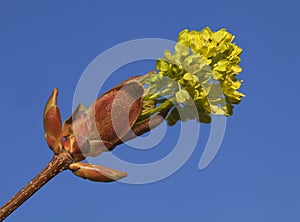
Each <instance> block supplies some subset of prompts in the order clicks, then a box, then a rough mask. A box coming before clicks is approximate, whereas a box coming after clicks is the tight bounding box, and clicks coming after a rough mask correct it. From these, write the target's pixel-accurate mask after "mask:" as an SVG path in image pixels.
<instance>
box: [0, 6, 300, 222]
mask: <svg viewBox="0 0 300 222" xmlns="http://www.w3.org/2000/svg"><path fill="white" fill-rule="evenodd" d="M107 2H108V1H106V3H103V2H101V1H55V0H54V1H30V0H29V1H14V0H9V1H8V0H2V1H1V2H0V76H1V80H0V84H1V87H0V101H1V105H0V106H1V109H0V116H1V128H0V139H1V148H0V149H1V161H0V169H1V183H0V188H1V192H0V204H3V203H4V202H5V201H7V200H8V199H9V198H10V197H11V196H12V195H13V194H14V193H15V192H16V191H18V190H19V189H20V188H21V187H22V186H23V185H25V184H26V183H27V182H28V181H29V180H30V179H31V178H32V177H33V176H35V174H37V173H38V172H39V170H41V169H42V168H43V167H44V165H45V164H46V163H47V162H48V161H49V160H50V158H51V155H52V154H51V152H50V150H49V149H48V148H47V146H46V143H45V141H44V138H43V130H42V113H43V106H44V103H45V101H46V99H47V98H48V96H49V94H50V92H51V90H52V89H53V87H58V88H59V89H60V97H59V105H60V107H61V110H62V116H63V118H64V119H65V118H66V117H67V116H68V115H69V114H70V113H71V105H72V98H73V93H74V90H75V87H76V84H77V82H78V80H79V78H80V76H81V74H82V72H83V71H84V69H85V68H86V66H87V65H88V64H89V63H90V62H91V61H92V60H93V59H94V58H95V57H96V56H98V55H99V54H100V53H101V52H103V51H104V50H106V49H108V48H110V47H112V46H114V45H116V44H118V43H121V42H124V41H128V40H132V39H136V38H144V37H157V38H166V39H171V40H176V37H177V34H178V32H179V31H180V30H182V29H183V28H189V29H198V30H200V29H202V28H204V27H206V26H210V27H211V28H212V29H213V30H217V29H219V28H222V27H226V28H227V29H228V30H229V31H230V32H232V33H234V34H235V35H236V37H237V38H236V42H237V43H238V44H239V45H240V46H241V47H242V48H243V49H244V52H243V55H242V60H243V61H242V63H241V65H242V67H243V68H244V71H243V73H242V74H241V77H242V78H243V79H244V81H245V82H244V85H243V87H242V91H243V92H245V93H246V94H247V97H246V98H245V99H244V100H243V102H242V103H241V105H240V106H239V107H238V108H237V109H236V112H235V115H234V116H233V117H232V118H230V119H229V121H228V126H227V131H226V136H225V138H224V141H223V144H222V147H221V150H220V152H219V153H218V155H217V157H216V158H215V159H214V161H213V163H212V164H211V165H210V166H209V167H208V168H206V169H205V170H203V171H200V170H198V161H199V158H200V156H201V154H202V152H203V148H204V145H205V142H206V140H207V135H206V134H207V132H208V130H209V128H208V127H207V126H204V127H202V128H201V129H203V136H200V138H203V140H201V141H199V144H198V147H197V149H196V151H195V152H194V154H193V155H192V157H191V158H190V160H189V161H188V162H187V163H186V164H185V165H184V167H183V168H181V169H180V170H179V171H178V172H176V173H175V174H174V175H172V176H170V177H169V178H167V179H165V180H163V181H160V182H157V183H153V184H147V185H128V184H121V183H113V184H100V183H92V182H89V181H85V180H82V179H80V178H78V177H75V176H73V175H72V174H71V173H70V172H64V173H63V174H61V175H59V176H58V177H56V178H55V179H54V180H52V181H51V182H50V183H48V184H47V185H46V186H45V187H44V188H43V189H42V190H40V191H39V192H38V193H37V194H35V195H34V196H33V197H32V198H31V199H30V200H29V201H28V202H27V203H25V204H24V205H23V206H22V207H20V208H19V209H18V210H17V211H16V212H14V213H13V215H11V216H10V217H9V218H8V219H7V221H12V222H15V221H121V220H124V221H205V222H223V221H224V222H229V221H230V222H240V221H243V222H250V221H251V222H253V221H256V222H259V221H272V222H277V221H278V222H281V221H289V222H292V221H299V220H300V190H299V187H300V176H299V169H300V161H299V159H300V151H299V117H298V115H299V108H300V105H299V98H298V94H299V93H298V88H299V80H300V77H299V70H298V64H299V59H300V54H299V50H300V47H299V39H300V29H299V21H300V15H299V8H300V7H299V3H297V2H296V1H290V0H287V1H280V2H279V1H257V0H253V1H232V0H228V1H221V0H217V1H179V2H178V3H176V2H174V1H169V2H163V1H147V2H146V1H145V2H143V1H124V2H121V1H120V2H117V1H110V3H107ZM153 68H154V63H145V64H144V63H137V64H133V65H132V66H129V67H127V69H126V67H125V68H124V69H123V75H122V73H121V72H118V75H115V77H114V79H113V80H112V81H111V84H117V83H118V82H119V81H121V80H122V79H125V78H126V77H128V76H130V75H134V74H140V73H143V72H147V71H148V70H149V69H153ZM297 132H298V133H297ZM205 133H206V134H205ZM172 138H174V137H172V136H169V137H168V138H166V140H167V141H166V142H167V143H168V142H169V143H171V142H172V141H171V140H172ZM186 146H188V144H186ZM120 149H122V148H120ZM157 149H161V150H164V149H165V146H163V145H160V146H159V147H157ZM183 149H184V147H183ZM116 152H119V151H116ZM130 152H131V153H132V151H130ZM137 152H140V151H137ZM162 152H165V151H162ZM140 153H141V152H140ZM134 155H136V157H138V155H137V154H134ZM155 157H157V158H158V159H159V158H161V156H160V155H159V154H157V156H153V158H154V159H155ZM129 159H130V157H129ZM141 159H142V158H141ZM133 161H134V160H133ZM137 162H139V161H137ZM56 214H58V215H56Z"/></svg>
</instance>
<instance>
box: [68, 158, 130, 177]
mask: <svg viewBox="0 0 300 222" xmlns="http://www.w3.org/2000/svg"><path fill="white" fill-rule="evenodd" d="M69 169H70V170H71V171H72V172H73V173H74V174H75V175H76V176H79V177H82V178H84V179H88V180H91V181H95V182H112V181H116V180H120V179H122V178H124V177H126V176H127V175H128V174H127V173H125V172H122V171H119V170H114V169H111V168H108V167H104V166H98V165H93V164H88V163H82V162H78V163H73V164H71V165H70V166H69Z"/></svg>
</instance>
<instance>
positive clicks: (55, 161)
mask: <svg viewBox="0 0 300 222" xmlns="http://www.w3.org/2000/svg"><path fill="white" fill-rule="evenodd" d="M72 161H73V158H72V157H71V155H70V154H69V153H68V152H62V153H60V154H59V155H54V157H53V158H52V160H51V161H50V162H49V163H48V165H47V166H46V167H45V168H44V169H43V170H42V171H41V172H40V173H39V174H38V175H37V176H36V177H35V178H34V179H32V180H31V181H30V182H29V183H28V184H27V185H26V186H25V187H24V188H23V189H22V190H20V191H19V192H18V193H17V194H16V195H15V196H13V197H12V198H11V199H10V200H9V201H8V202H7V203H6V204H4V205H3V206H2V207H1V208H0V221H3V220H4V219H5V218H6V217H7V216H9V215H10V214H11V213H12V212H13V211H14V210H16V209H17V208H18V207H19V206H20V205H22V204H23V203H24V202H25V201H26V200H27V199H28V198H30V197H31V196H32V195H33V194H34V193H35V192H36V191H38V190H39V189H40V188H41V187H42V186H43V185H45V184H46V183H47V182H48V181H49V180H51V179H52V178H53V177H55V176H56V175H57V174H59V173H60V172H62V171H64V170H66V169H67V168H68V166H69V165H70V164H71V163H72Z"/></svg>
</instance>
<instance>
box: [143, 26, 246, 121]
mask: <svg viewBox="0 0 300 222" xmlns="http://www.w3.org/2000/svg"><path fill="white" fill-rule="evenodd" d="M233 39H234V36H233V35H231V34H230V33H229V32H227V31H226V30H225V29H221V30H219V31H217V32H213V31H211V30H210V29H209V28H204V29H203V30H201V31H194V30H193V31H188V30H187V29H185V30H183V31H182V32H181V33H180V34H179V36H178V43H177V44H176V45H175V50H174V53H173V54H172V53H171V52H170V51H169V50H166V51H165V52H164V58H161V59H158V60H157V63H156V68H157V70H158V73H157V74H151V75H149V76H148V78H147V81H145V83H146V84H148V85H149V87H148V90H147V91H146V94H145V96H144V101H145V102H146V101H147V102H148V103H149V101H153V100H154V101H156V108H155V109H154V110H155V111H157V110H159V107H161V106H162V107H166V106H168V105H169V106H170V104H174V105H175V106H176V107H175V108H173V109H172V110H171V112H170V114H169V115H168V117H167V120H168V123H169V125H173V124H175V123H176V122H177V121H178V120H181V121H185V120H187V119H197V120H198V121H200V122H204V123H209V122H210V121H211V114H215V115H226V116H231V115H232V113H233V112H232V111H233V104H238V103H239V102H240V101H241V98H242V97H243V96H244V95H243V94H242V93H240V92H238V91H237V90H238V89H239V88H240V86H241V82H242V81H240V80H238V79H237V78H236V76H237V75H238V74H239V73H240V72H241V71H242V69H241V67H240V66H239V62H240V57H239V55H240V54H241V52H242V49H241V48H240V47H238V46H237V45H236V44H235V43H232V41H233Z"/></svg>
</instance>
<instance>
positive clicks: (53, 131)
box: [43, 88, 62, 154]
mask: <svg viewBox="0 0 300 222" xmlns="http://www.w3.org/2000/svg"><path fill="white" fill-rule="evenodd" d="M57 95H58V90H57V89H56V88H55V89H54V90H53V92H52V94H51V96H50V98H49V99H48V101H47V103H46V106H45V110H44V118H43V120H44V131H45V138H46V141H47V143H48V146H49V147H50V149H51V150H53V152H54V153H55V154H59V153H60V152H61V150H62V122H61V116H60V111H59V108H58V107H57Z"/></svg>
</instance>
